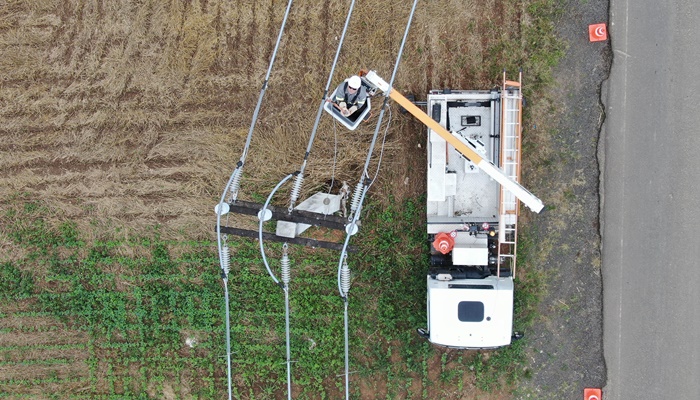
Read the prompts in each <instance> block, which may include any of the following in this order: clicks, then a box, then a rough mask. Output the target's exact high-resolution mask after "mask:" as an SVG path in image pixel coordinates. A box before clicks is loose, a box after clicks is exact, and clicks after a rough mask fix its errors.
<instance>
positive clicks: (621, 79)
mask: <svg viewBox="0 0 700 400" xmlns="http://www.w3.org/2000/svg"><path fill="white" fill-rule="evenodd" d="M610 11H611V14H610V17H611V18H610V21H611V24H610V26H609V31H610V35H611V43H612V48H613V64H612V71H611V75H610V78H609V80H608V82H607V83H606V85H604V91H603V96H602V100H603V102H604V103H605V110H606V120H605V124H604V126H603V135H604V136H603V137H604V150H603V151H604V157H603V158H602V160H603V161H604V162H603V167H602V178H603V182H602V186H601V188H602V200H603V208H602V212H603V214H602V223H603V225H602V229H603V230H602V232H603V308H604V321H603V322H604V352H605V360H606V365H607V372H608V383H607V386H606V387H605V389H604V398H605V399H606V400H618V399H624V400H627V399H635V400H644V399H678V400H682V399H689V400H697V399H700V24H699V23H698V21H700V2H698V1H697V0H674V1H668V2H665V1H655V0H613V1H611V4H610Z"/></svg>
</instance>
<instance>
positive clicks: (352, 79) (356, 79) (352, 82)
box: [348, 75, 362, 89]
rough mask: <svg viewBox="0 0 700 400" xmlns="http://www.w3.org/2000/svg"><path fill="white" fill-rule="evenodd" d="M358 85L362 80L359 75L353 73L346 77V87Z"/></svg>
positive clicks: (357, 87) (354, 87) (358, 86)
mask: <svg viewBox="0 0 700 400" xmlns="http://www.w3.org/2000/svg"><path fill="white" fill-rule="evenodd" d="M360 86H362V81H361V80H360V77H359V76H357V75H353V76H351V77H350V78H348V87H351V88H353V89H359V88H360Z"/></svg>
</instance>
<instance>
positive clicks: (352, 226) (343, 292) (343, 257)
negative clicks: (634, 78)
mask: <svg viewBox="0 0 700 400" xmlns="http://www.w3.org/2000/svg"><path fill="white" fill-rule="evenodd" d="M417 4H418V0H414V1H413V7H411V13H410V15H409V18H408V22H407V24H406V29H405V31H404V35H403V39H402V40H401V47H400V48H399V53H398V55H397V57H396V63H395V65H394V72H393V73H392V75H391V80H390V82H389V87H390V88H391V87H393V84H394V79H395V78H396V73H397V71H398V68H399V64H400V62H401V56H402V54H403V49H404V46H405V44H406V39H407V37H408V31H409V29H410V27H411V22H412V21H413V14H414V13H415V10H416V5H417ZM388 100H389V97H388V96H386V97H385V98H384V104H383V105H382V109H381V111H380V113H379V117H378V120H377V126H376V128H375V131H374V135H373V136H372V143H371V145H370V148H369V151H368V152H367V159H366V161H365V167H364V169H363V178H364V177H365V176H366V177H369V173H368V171H367V170H368V168H369V163H370V160H371V158H372V153H373V152H374V145H375V143H376V140H377V136H378V134H379V130H380V129H381V123H382V119H383V117H384V110H385V109H386V106H387V103H388ZM389 115H391V112H390V113H389ZM388 125H389V124H387V129H388ZM385 140H386V131H385V134H384V140H383V142H382V152H381V153H380V164H381V155H382V154H383V147H384V141H385ZM377 173H379V166H378V167H377ZM376 176H377V175H376V174H375V179H376ZM372 181H374V179H373V180H372ZM370 186H371V183H369V184H364V185H362V194H361V196H360V197H359V202H358V204H357V209H356V210H355V212H354V213H353V215H352V218H351V222H350V223H349V224H348V226H347V228H346V236H345V242H344V243H343V250H342V252H341V254H340V260H339V262H338V293H339V294H340V297H342V298H343V303H344V308H345V313H344V319H345V398H346V399H348V400H349V399H350V372H349V350H348V348H349V339H348V320H349V317H348V312H347V309H348V291H349V290H348V289H349V286H346V285H343V279H342V278H343V277H342V275H343V273H342V271H343V263H344V262H345V263H346V262H347V247H348V244H349V243H350V238H351V237H352V236H353V235H354V234H355V233H356V229H357V219H358V218H359V216H360V214H361V211H362V203H363V202H364V200H365V196H367V191H368V190H369V188H370ZM359 187H360V184H358V188H359ZM345 268H346V269H347V265H346V267H345ZM344 286H345V287H344Z"/></svg>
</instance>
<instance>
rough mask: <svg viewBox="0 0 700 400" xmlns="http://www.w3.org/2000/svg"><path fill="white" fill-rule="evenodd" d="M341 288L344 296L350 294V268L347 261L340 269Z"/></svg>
mask: <svg viewBox="0 0 700 400" xmlns="http://www.w3.org/2000/svg"><path fill="white" fill-rule="evenodd" d="M340 288H341V289H343V295H344V296H347V295H348V293H349V292H350V268H348V262H347V260H345V261H344V262H343V267H342V268H341V269H340Z"/></svg>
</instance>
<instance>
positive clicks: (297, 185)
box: [289, 173, 304, 212]
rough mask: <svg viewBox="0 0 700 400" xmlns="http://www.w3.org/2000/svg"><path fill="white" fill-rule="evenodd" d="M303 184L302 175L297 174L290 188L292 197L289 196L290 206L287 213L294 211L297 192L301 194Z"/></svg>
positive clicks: (297, 196)
mask: <svg viewBox="0 0 700 400" xmlns="http://www.w3.org/2000/svg"><path fill="white" fill-rule="evenodd" d="M302 183H304V175H303V174H301V173H300V174H299V175H297V177H296V180H295V181H294V187H293V188H292V195H291V196H290V197H291V198H290V200H289V202H290V206H289V211H290V212H291V211H292V210H293V209H294V204H295V203H296V202H297V199H298V198H299V192H301V184H302Z"/></svg>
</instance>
